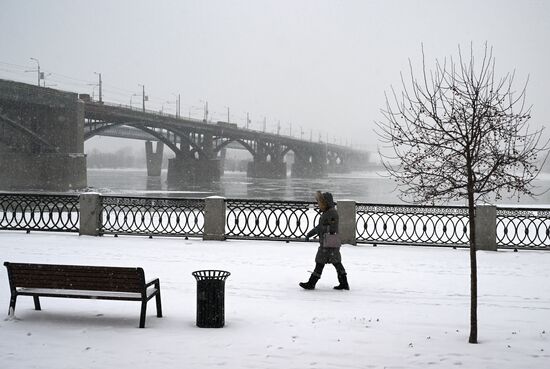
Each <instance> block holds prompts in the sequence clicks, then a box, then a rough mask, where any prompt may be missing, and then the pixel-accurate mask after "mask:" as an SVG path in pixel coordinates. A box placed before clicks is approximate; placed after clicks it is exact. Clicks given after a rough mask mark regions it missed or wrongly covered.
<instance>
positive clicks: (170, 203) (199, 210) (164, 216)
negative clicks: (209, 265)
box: [101, 196, 204, 236]
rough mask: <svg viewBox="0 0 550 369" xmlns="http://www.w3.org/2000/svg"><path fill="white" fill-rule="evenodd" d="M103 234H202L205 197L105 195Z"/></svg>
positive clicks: (103, 203)
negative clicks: (176, 197)
mask: <svg viewBox="0 0 550 369" xmlns="http://www.w3.org/2000/svg"><path fill="white" fill-rule="evenodd" d="M101 201H102V209H103V211H102V220H101V224H102V228H101V233H102V234H139V235H169V236H198V235H202V234H203V231H204V200H203V199H167V198H158V199H157V198H155V199H152V198H142V197H116V196H103V197H102V198H101Z"/></svg>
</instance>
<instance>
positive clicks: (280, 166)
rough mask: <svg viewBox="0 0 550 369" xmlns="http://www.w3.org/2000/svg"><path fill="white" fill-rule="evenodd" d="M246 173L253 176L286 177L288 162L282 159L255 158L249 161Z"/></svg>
mask: <svg viewBox="0 0 550 369" xmlns="http://www.w3.org/2000/svg"><path fill="white" fill-rule="evenodd" d="M246 175H247V176H248V177H251V178H286V163H285V162H284V161H282V160H277V161H275V160H272V161H265V160H254V161H251V162H249V163H248V168H247V170H246Z"/></svg>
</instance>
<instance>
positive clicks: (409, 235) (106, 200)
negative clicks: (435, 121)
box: [0, 193, 550, 250]
mask: <svg viewBox="0 0 550 369" xmlns="http://www.w3.org/2000/svg"><path fill="white" fill-rule="evenodd" d="M99 202H100V203H99V207H100V219H99V220H98V227H97V228H98V229H99V234H116V235H118V234H120V235H122V234H127V235H149V236H152V235H165V236H181V237H187V236H195V237H201V236H204V233H205V222H206V220H207V219H206V218H207V217H208V214H205V206H206V200H205V199H181V198H177V199H176V198H142V197H121V196H100V199H99ZM225 207H226V215H225V220H223V219H222V220H221V221H224V227H225V236H226V238H235V239H237V238H238V239H260V240H286V241H293V240H298V239H303V238H304V236H305V234H306V233H307V232H308V231H309V230H310V229H312V228H313V227H314V226H315V225H316V224H317V222H318V219H319V210H318V209H317V207H316V205H315V203H313V202H304V201H270V200H242V199H227V200H225ZM96 214H97V213H96ZM355 214H356V217H355V233H356V234H355V236H356V241H357V243H368V244H395V245H418V246H453V247H467V246H468V243H469V221H468V212H467V208H466V207H452V206H408V205H386V204H365V203H358V204H356V205H355ZM215 215H216V216H218V217H219V214H215ZM82 216H83V215H82ZM80 217H81V214H80V205H79V196H78V195H76V194H75V195H54V194H26V193H23V194H21V193H0V230H23V231H55V232H79V231H80V221H81V219H80ZM222 218H223V217H222ZM342 221H343V220H342V219H341V222H342ZM494 222H495V223H494V224H495V227H496V244H497V247H498V248H501V249H537V250H545V249H546V250H550V209H543V208H533V207H529V208H523V207H497V208H496V219H495V220H494ZM222 229H223V228H222Z"/></svg>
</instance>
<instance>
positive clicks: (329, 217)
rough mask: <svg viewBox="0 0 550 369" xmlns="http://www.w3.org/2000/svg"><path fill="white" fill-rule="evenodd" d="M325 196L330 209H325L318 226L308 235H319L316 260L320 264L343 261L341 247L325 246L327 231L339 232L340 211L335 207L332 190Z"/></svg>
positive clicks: (324, 194)
mask: <svg viewBox="0 0 550 369" xmlns="http://www.w3.org/2000/svg"><path fill="white" fill-rule="evenodd" d="M323 198H324V200H325V202H326V204H327V206H328V209H327V210H326V211H324V212H323V213H322V214H321V216H320V217H319V222H318V223H317V226H315V228H313V229H312V230H311V231H309V232H308V233H307V235H306V237H308V238H309V237H313V236H315V235H319V244H320V246H319V249H318V250H317V255H316V256H315V262H316V263H319V264H334V263H341V262H342V255H341V254H340V248H329V247H323V246H322V245H323V239H324V238H325V234H326V233H327V232H330V233H338V212H337V211H336V209H335V208H334V200H333V198H332V194H331V193H330V192H325V193H323Z"/></svg>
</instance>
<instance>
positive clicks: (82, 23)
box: [0, 0, 550, 151]
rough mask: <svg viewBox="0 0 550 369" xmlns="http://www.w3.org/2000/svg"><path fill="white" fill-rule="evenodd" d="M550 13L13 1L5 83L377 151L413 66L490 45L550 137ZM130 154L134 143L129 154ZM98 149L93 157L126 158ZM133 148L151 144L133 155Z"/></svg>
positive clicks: (517, 7)
mask: <svg viewBox="0 0 550 369" xmlns="http://www.w3.org/2000/svg"><path fill="white" fill-rule="evenodd" d="M549 15H550V3H548V2H544V1H494V0H491V1H482V2H478V1H472V0H468V1H460V2H456V1H447V0H444V1H440V0H437V1H436V0H425V1H393V2H387V1H335V0H334V1H322V0H320V1H312V0H308V1H286V0H285V1H243V0H241V1H208V0H207V1H162V2H144V1H126V0H125V1H116V2H109V1H96V2H93V3H89V2H83V1H67V0H60V1H55V2H44V1H36V0H31V1H24V2H21V1H14V0H7V1H3V5H2V12H0V31H1V32H0V34H1V35H2V36H0V50H2V51H1V53H0V78H5V79H14V80H19V81H25V82H28V83H36V73H33V72H25V71H26V70H34V69H36V66H37V63H36V61H35V60H31V58H35V59H37V60H38V61H39V63H40V67H41V70H42V71H44V72H45V75H46V79H45V82H46V85H47V86H51V87H52V88H59V89H68V90H73V91H78V92H81V93H89V94H93V95H95V97H96V98H97V95H98V88H97V86H94V84H97V82H98V75H97V74H95V73H94V72H98V73H101V74H102V79H103V99H104V100H105V101H109V102H113V103H120V104H126V105H129V104H130V102H132V105H133V106H134V107H139V106H141V94H142V92H143V90H142V87H141V86H139V84H142V85H145V93H146V95H148V96H149V101H148V102H147V103H146V107H147V108H148V109H152V110H157V111H158V110H163V111H165V112H168V113H174V112H175V100H176V96H177V95H178V94H179V95H180V96H181V114H182V115H186V116H188V115H189V113H191V116H192V117H196V118H202V117H203V109H204V103H205V102H206V101H208V104H209V111H210V118H211V119H212V120H214V121H215V120H227V109H228V108H229V112H230V120H231V121H232V122H236V123H237V124H239V125H240V126H244V125H245V119H246V114H247V113H249V114H250V117H251V119H252V124H251V128H253V129H262V128H263V120H264V117H265V118H266V120H267V130H268V131H270V132H274V131H276V130H277V126H278V125H279V124H280V132H281V134H289V133H290V131H291V130H292V134H293V135H294V136H298V137H299V136H300V135H301V132H303V138H304V139H309V137H310V136H312V137H313V140H317V139H318V138H319V136H321V137H322V139H323V140H325V139H326V138H327V137H328V138H329V141H330V142H336V143H342V144H346V143H348V144H349V143H353V144H354V146H355V147H359V145H362V146H361V147H362V148H365V149H369V150H371V151H376V146H377V137H376V135H375V134H374V133H373V128H374V122H375V121H377V120H380V119H382V115H381V114H380V109H381V108H383V107H384V91H388V90H389V88H390V86H391V85H394V86H398V85H399V83H400V72H404V73H407V71H408V62H409V61H408V60H409V58H410V59H411V61H412V63H413V65H415V66H418V63H419V62H420V61H421V56H422V54H421V44H423V45H424V50H425V52H426V60H427V62H428V65H433V63H432V62H433V60H434V59H435V58H444V57H446V56H450V55H456V53H457V46H458V45H459V44H460V45H462V47H463V48H466V49H469V47H470V44H472V45H473V48H474V50H475V51H476V53H477V54H479V52H480V51H481V50H482V48H483V45H484V43H485V42H487V43H488V44H489V45H492V46H493V52H494V56H495V58H496V62H497V64H496V68H497V70H498V71H499V73H500V74H504V73H507V72H512V71H514V70H515V71H516V81H517V83H518V86H521V84H522V83H523V82H524V81H525V80H526V78H527V77H528V76H529V78H530V82H529V86H528V89H527V103H528V104H529V105H530V104H532V105H533V110H532V119H531V124H532V125H533V126H534V127H540V126H548V125H549V124H548V123H549V122H550V119H549V118H550V104H548V103H547V102H546V95H547V92H546V89H547V86H548V85H550V70H549V69H548V67H547V65H548V64H549V63H548V62H549V59H550V51H549V50H548V48H547V47H546V41H547V35H548V30H549V29H550V17H549ZM120 144H121V145H125V143H120ZM118 145H119V141H116V140H115V141H111V140H108V139H106V138H100V139H98V138H93V139H91V140H89V141H87V142H86V149H87V150H89V149H93V148H95V147H97V148H100V149H102V150H107V151H108V150H112V151H116V149H117V147H118ZM130 145H133V146H134V147H138V145H143V144H142V143H141V142H139V143H131V144H130Z"/></svg>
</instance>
